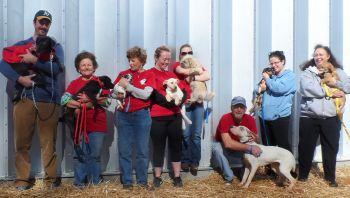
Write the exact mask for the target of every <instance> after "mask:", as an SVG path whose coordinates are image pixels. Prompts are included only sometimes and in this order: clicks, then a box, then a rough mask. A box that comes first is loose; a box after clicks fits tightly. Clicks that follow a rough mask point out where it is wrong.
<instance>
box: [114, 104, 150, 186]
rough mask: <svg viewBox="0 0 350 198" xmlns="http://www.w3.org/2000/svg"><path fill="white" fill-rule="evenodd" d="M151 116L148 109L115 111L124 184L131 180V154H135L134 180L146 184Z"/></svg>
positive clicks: (128, 183) (130, 182) (129, 182)
mask: <svg viewBox="0 0 350 198" xmlns="http://www.w3.org/2000/svg"><path fill="white" fill-rule="evenodd" d="M151 122H152V120H151V116H150V112H149V109H141V110H139V111H136V112H120V111H117V113H116V125H117V129H118V150H119V166H120V172H121V177H122V183H123V184H124V185H130V184H132V183H133V181H132V170H133V164H132V154H133V150H134V149H135V154H136V163H135V165H136V167H135V171H136V180H137V183H138V184H141V185H143V184H147V178H148V164H149V158H148V153H149V145H148V144H149V138H150V130H151Z"/></svg>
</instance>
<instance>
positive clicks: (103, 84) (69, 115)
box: [60, 76, 114, 162]
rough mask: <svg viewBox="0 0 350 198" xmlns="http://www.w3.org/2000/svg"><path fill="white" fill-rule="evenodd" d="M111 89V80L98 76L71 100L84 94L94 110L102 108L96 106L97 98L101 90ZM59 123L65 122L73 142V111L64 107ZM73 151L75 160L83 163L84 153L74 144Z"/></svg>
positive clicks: (74, 122)
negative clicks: (75, 155) (75, 156)
mask: <svg viewBox="0 0 350 198" xmlns="http://www.w3.org/2000/svg"><path fill="white" fill-rule="evenodd" d="M113 87H114V85H113V83H112V80H111V79H110V78H109V77H108V76H100V77H98V80H90V81H89V82H88V83H87V84H86V85H85V86H84V87H82V88H81V89H80V90H79V91H78V92H77V93H76V94H75V95H74V96H73V99H74V100H79V98H78V95H79V94H81V93H84V94H86V95H87V96H88V97H89V99H90V100H91V102H92V104H93V105H94V107H95V108H102V107H101V105H100V104H98V101H97V96H98V95H99V94H100V93H101V91H102V89H113ZM96 113H97V111H95V115H94V118H96V115H97V114H96ZM60 121H61V122H65V124H66V125H67V127H68V128H69V131H70V134H71V138H72V140H73V141H74V139H75V133H74V132H75V124H76V122H77V120H76V115H75V109H73V108H69V107H66V108H65V111H64V114H63V117H61V118H60ZM74 151H75V152H76V154H77V159H78V160H79V161H80V162H84V160H85V159H84V152H83V151H82V149H81V148H80V146H79V145H76V144H74Z"/></svg>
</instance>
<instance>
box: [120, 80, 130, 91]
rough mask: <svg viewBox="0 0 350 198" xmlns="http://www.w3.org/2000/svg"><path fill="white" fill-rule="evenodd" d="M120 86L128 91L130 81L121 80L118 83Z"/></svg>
mask: <svg viewBox="0 0 350 198" xmlns="http://www.w3.org/2000/svg"><path fill="white" fill-rule="evenodd" d="M118 84H119V86H121V87H123V88H124V89H126V86H128V84H129V81H128V79H126V78H121V79H120V80H119V82H118Z"/></svg>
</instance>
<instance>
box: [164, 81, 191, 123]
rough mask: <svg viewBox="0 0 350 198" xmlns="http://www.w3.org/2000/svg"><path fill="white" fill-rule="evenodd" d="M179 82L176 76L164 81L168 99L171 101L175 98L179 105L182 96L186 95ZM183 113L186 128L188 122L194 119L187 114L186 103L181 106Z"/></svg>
mask: <svg viewBox="0 0 350 198" xmlns="http://www.w3.org/2000/svg"><path fill="white" fill-rule="evenodd" d="M178 83H179V80H178V79H176V78H169V79H168V80H165V81H164V82H163V85H166V89H165V91H166V95H165V98H166V100H167V101H168V102H170V101H171V100H173V99H174V100H175V104H176V105H179V104H180V103H181V100H182V97H183V96H184V93H183V92H182V91H181V89H180V87H179V86H178ZM181 115H182V119H183V121H184V122H183V123H182V128H183V129H185V128H186V124H192V121H191V120H190V119H189V118H188V117H187V116H186V108H185V106H184V105H182V107H181ZM185 123H186V124H185Z"/></svg>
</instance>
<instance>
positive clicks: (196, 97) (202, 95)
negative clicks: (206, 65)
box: [180, 55, 215, 103]
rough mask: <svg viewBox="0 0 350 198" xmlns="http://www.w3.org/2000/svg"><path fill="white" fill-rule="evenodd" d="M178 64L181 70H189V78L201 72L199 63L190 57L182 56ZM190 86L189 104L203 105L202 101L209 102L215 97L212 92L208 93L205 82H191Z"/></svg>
mask: <svg viewBox="0 0 350 198" xmlns="http://www.w3.org/2000/svg"><path fill="white" fill-rule="evenodd" d="M180 63H181V67H182V68H185V69H190V76H194V75H198V74H199V73H200V72H201V71H202V70H203V69H202V67H201V65H200V64H199V62H198V61H197V60H196V59H195V58H193V56H191V55H186V56H184V57H183V58H182V59H181V62H180ZM190 86H191V89H192V93H191V97H190V99H189V101H190V102H191V103H193V102H198V103H203V101H204V100H205V101H211V100H212V99H213V98H214V96H215V93H214V92H208V90H207V86H206V84H205V82H202V81H191V82H190Z"/></svg>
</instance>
